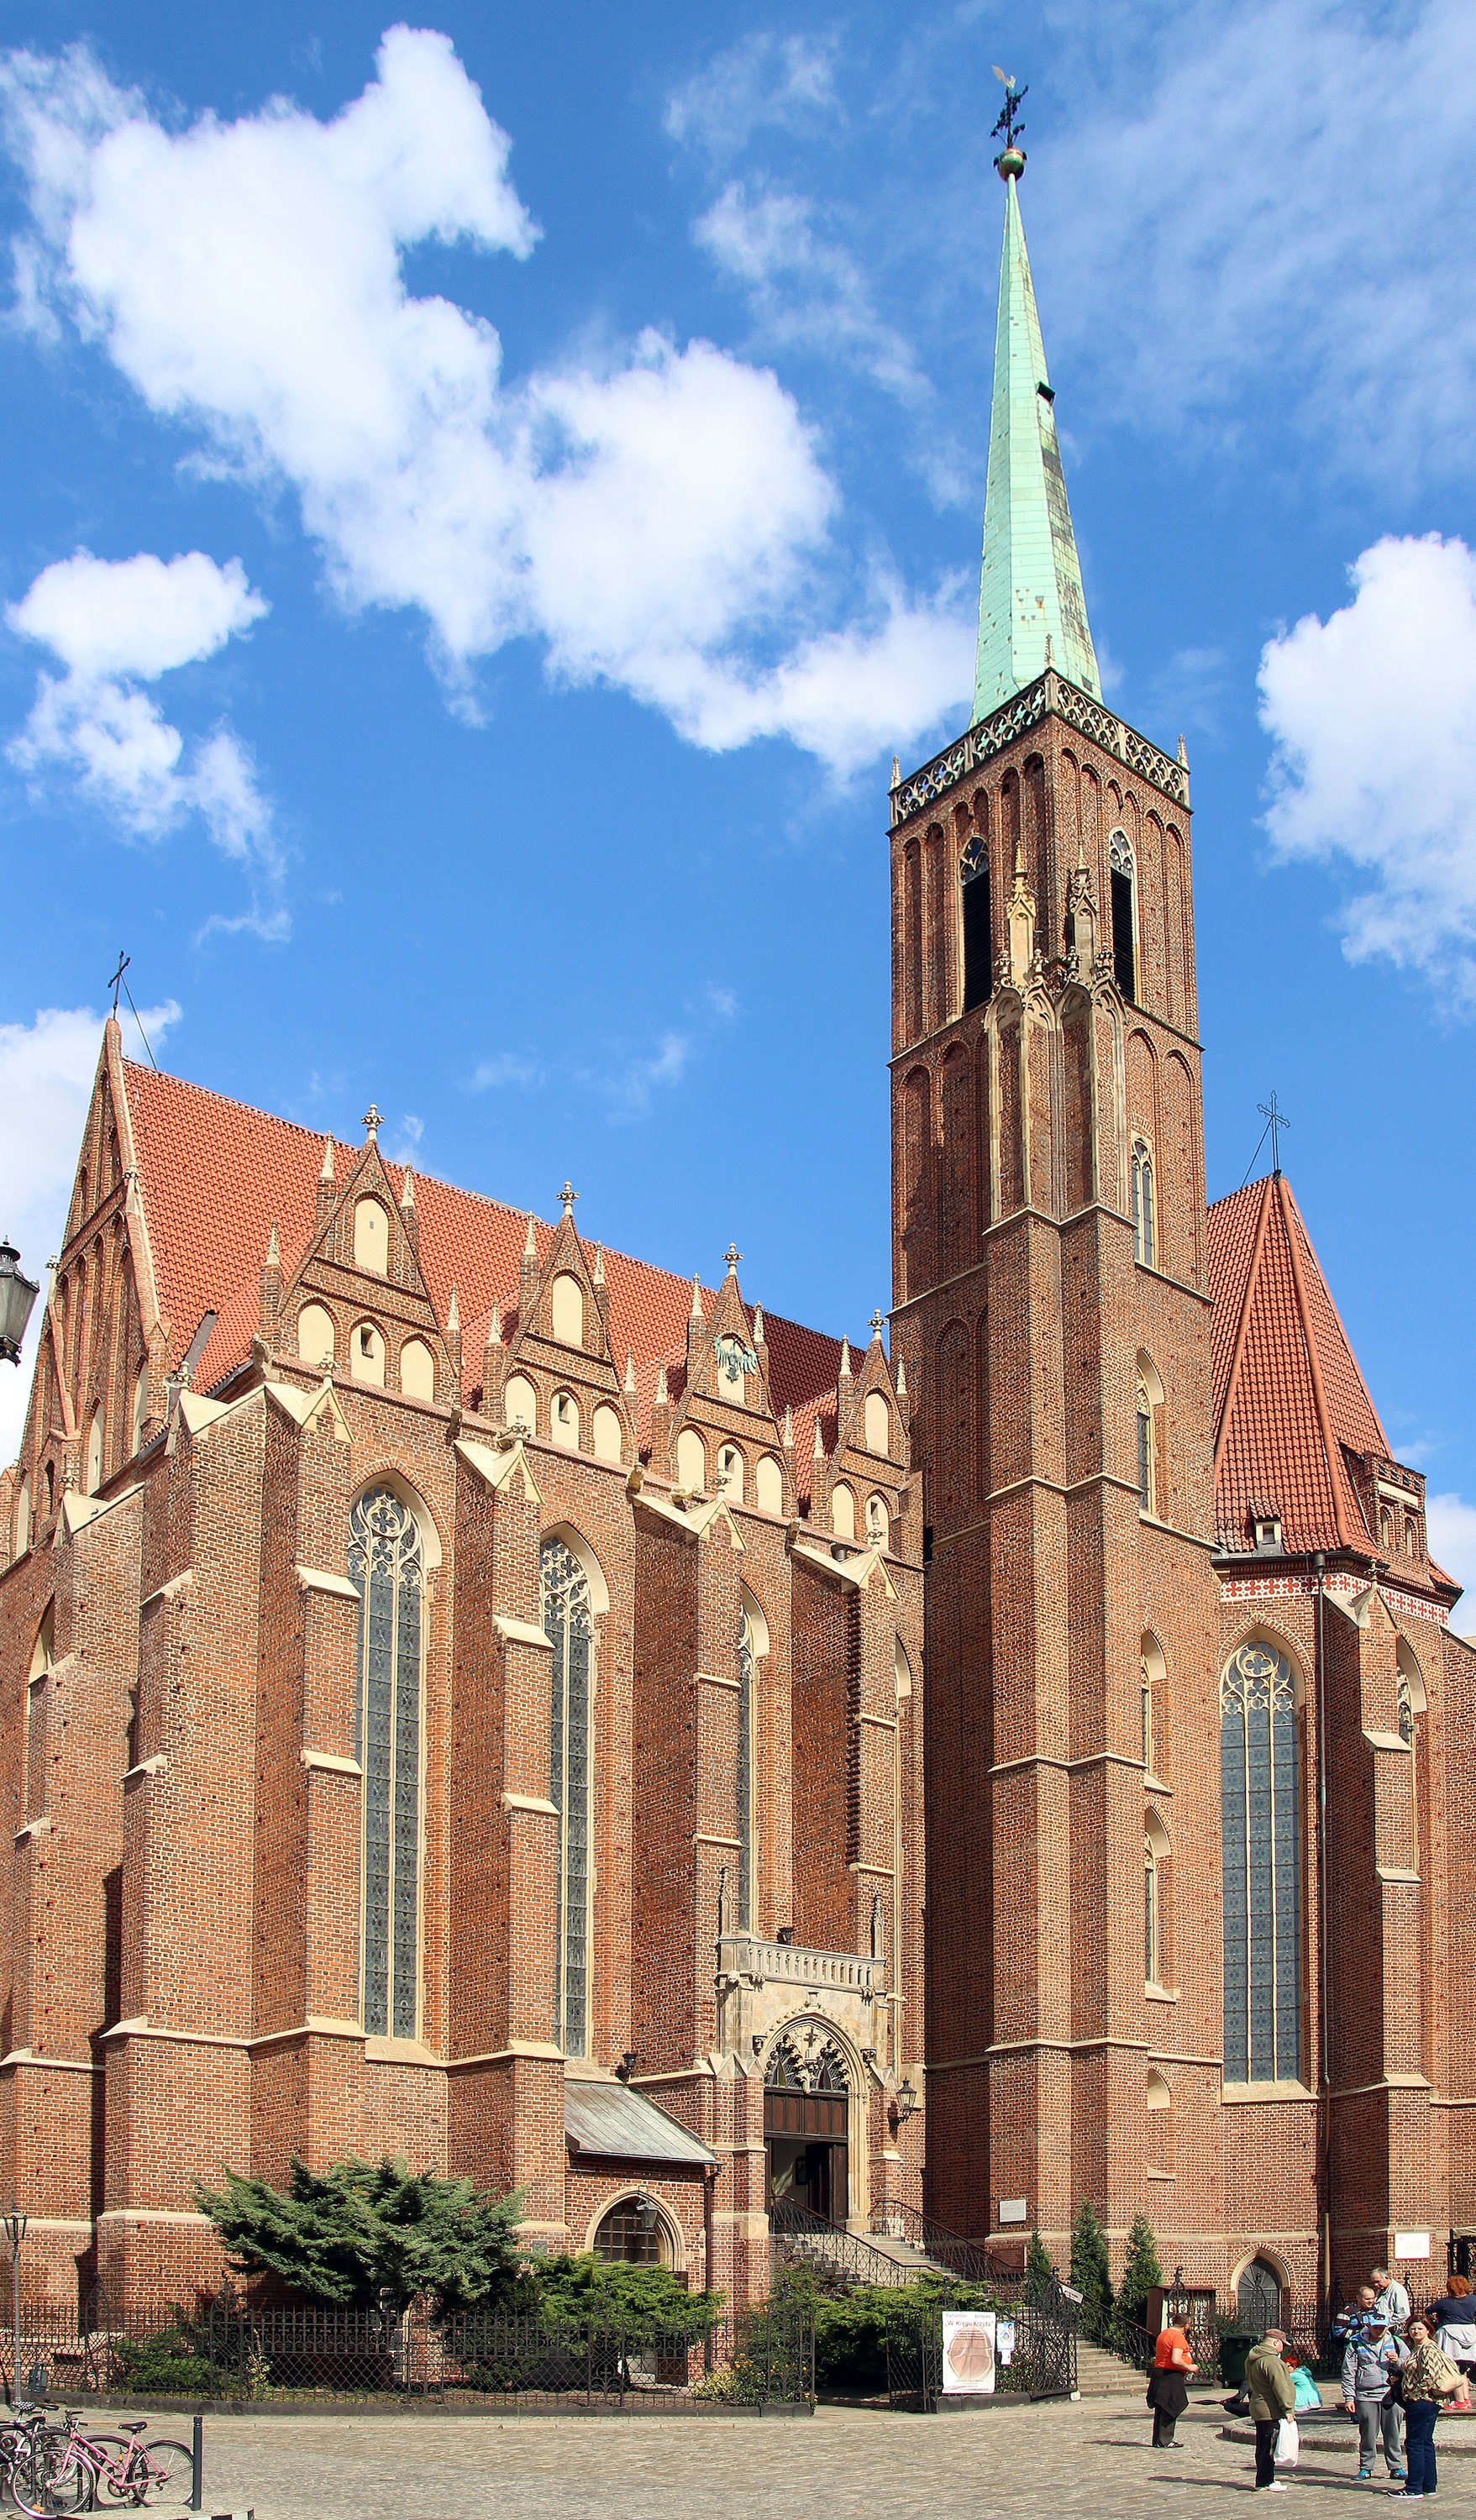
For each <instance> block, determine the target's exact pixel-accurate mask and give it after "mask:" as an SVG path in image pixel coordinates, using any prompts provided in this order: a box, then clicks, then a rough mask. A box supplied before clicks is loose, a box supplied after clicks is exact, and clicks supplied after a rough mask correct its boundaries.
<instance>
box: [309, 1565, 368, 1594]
mask: <svg viewBox="0 0 1476 2520" xmlns="http://www.w3.org/2000/svg"><path fill="white" fill-rule="evenodd" d="M295 1572H296V1577H297V1581H298V1583H299V1584H300V1585H301V1587H302V1590H303V1592H304V1593H332V1594H333V1595H334V1596H335V1598H336V1599H337V1600H340V1601H357V1599H358V1598H359V1588H358V1586H357V1584H351V1583H350V1582H349V1580H348V1577H347V1576H346V1575H330V1574H329V1573H328V1572H327V1570H326V1569H325V1568H324V1567H322V1566H299V1567H297V1568H296V1570H295Z"/></svg>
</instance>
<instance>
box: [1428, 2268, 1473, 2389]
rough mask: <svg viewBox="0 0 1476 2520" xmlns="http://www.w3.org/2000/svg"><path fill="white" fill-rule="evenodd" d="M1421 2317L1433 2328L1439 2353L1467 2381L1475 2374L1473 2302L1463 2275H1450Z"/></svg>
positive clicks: (1469, 2288)
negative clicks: (1440, 2291)
mask: <svg viewBox="0 0 1476 2520" xmlns="http://www.w3.org/2000/svg"><path fill="white" fill-rule="evenodd" d="M1425 2316H1426V2317H1427V2318H1428V2319H1429V2321H1430V2325H1431V2326H1432V2327H1433V2328H1434V2330H1435V2342H1436V2344H1437V2345H1438V2346H1439V2347H1440V2350H1441V2352H1442V2354H1444V2355H1445V2356H1446V2358H1447V2360H1448V2361H1449V2362H1452V2363H1454V2365H1455V2368H1456V2370H1457V2371H1459V2372H1461V2373H1463V2374H1464V2376H1465V2378H1466V2379H1467V2380H1469V2379H1470V2378H1471V2376H1472V2374H1473V2373H1476V2301H1473V2300H1472V2299H1471V2287H1470V2283H1469V2281H1468V2279H1467V2277H1466V2276H1465V2275H1452V2276H1451V2278H1450V2281H1449V2282H1448V2283H1447V2285H1446V2288H1445V2291H1444V2292H1443V2293H1442V2295H1441V2297H1440V2299H1439V2301H1432V2302H1431V2304H1430V2307H1429V2310H1428V2311H1427V2312H1426V2314H1425Z"/></svg>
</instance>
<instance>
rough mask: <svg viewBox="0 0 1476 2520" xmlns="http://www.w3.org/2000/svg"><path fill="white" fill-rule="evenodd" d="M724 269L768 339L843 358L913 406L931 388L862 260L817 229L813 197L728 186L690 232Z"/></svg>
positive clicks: (760, 187) (762, 187)
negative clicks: (887, 316) (882, 307)
mask: <svg viewBox="0 0 1476 2520" xmlns="http://www.w3.org/2000/svg"><path fill="white" fill-rule="evenodd" d="M693 233H694V235H695V237H696V240H697V243H698V244H699V245H701V246H704V247H705V248H706V249H707V251H708V252H709V253H710V254H711V256H712V258H713V260H714V262H715V263H716V264H717V265H718V268H719V270H721V271H724V272H726V273H727V275H728V277H729V278H730V279H732V280H736V281H738V283H739V284H740V286H741V287H742V288H743V289H744V291H745V292H746V293H747V296H748V301H749V304H750V306H751V307H752V310H753V315H754V320H755V322H756V323H757V324H758V326H759V328H760V330H761V332H762V333H763V335H764V336H765V337H766V338H768V339H770V340H773V341H775V342H778V343H781V344H783V345H784V346H786V347H791V348H797V349H802V350H809V351H813V352H816V353H818V354H819V355H820V356H822V357H827V358H833V359H842V360H845V361H846V362H848V363H849V364H850V365H852V366H855V367H859V368H861V369H862V370H863V371H864V372H865V374H866V375H868V376H870V377H872V378H873V379H874V381H875V382H876V383H877V384H879V385H882V386H884V387H885V389H886V391H887V392H888V393H892V394H895V395H896V396H897V398H898V400H899V401H901V402H906V403H917V402H919V401H922V400H925V399H926V397H927V396H928V393H929V391H930V388H929V385H928V382H927V380H926V378H925V377H923V376H922V375H920V374H919V372H918V369H917V363H916V361H915V360H914V357H913V353H912V349H911V347H910V345H909V343H908V342H907V341H906V340H904V338H903V337H902V335H901V334H900V333H897V332H894V331H893V329H892V327H891V326H890V325H889V324H884V323H883V322H882V320H881V318H880V317H879V315H878V314H877V312H876V309H875V307H874V306H873V304H872V296H871V292H870V290H869V289H868V287H867V283H866V280H865V277H864V275H863V273H862V271H861V268H860V265H859V264H858V263H857V262H856V261H855V260H854V258H853V257H852V255H851V254H849V253H848V252H847V251H846V250H845V248H844V247H843V246H838V245H835V244H833V243H832V242H830V241H829V240H828V239H827V238H825V237H823V236H821V235H819V234H818V233H817V226H816V210H815V205H814V203H812V202H808V201H805V200H804V199H803V198H802V197H801V196H799V195H797V194H794V193H785V192H782V191H780V190H778V189H777V188H775V187H773V186H768V185H764V184H754V185H744V184H741V183H732V184H729V185H727V186H726V187H725V188H724V190H723V191H722V192H721V193H720V194H719V196H718V198H717V200H716V201H715V202H714V203H713V204H712V206H711V208H710V209H708V210H705V211H704V212H703V214H702V216H701V218H700V219H698V221H697V223H696V227H695V229H694V231H693Z"/></svg>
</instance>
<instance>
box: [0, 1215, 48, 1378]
mask: <svg viewBox="0 0 1476 2520" xmlns="http://www.w3.org/2000/svg"><path fill="white" fill-rule="evenodd" d="M40 1291H41V1290H40V1288H39V1286H37V1285H34V1284H33V1283H32V1282H31V1281H30V1279H29V1278H22V1275H21V1254H20V1252H19V1251H18V1250H17V1249H16V1246H15V1244H14V1242H12V1241H10V1240H9V1239H7V1240H5V1241H3V1242H0V1357H4V1359H5V1361H6V1363H7V1364H8V1365H19V1364H20V1362H21V1341H22V1339H23V1338H24V1336H25V1325H26V1323H27V1322H28V1321H29V1320H30V1308H31V1306H32V1304H33V1303H34V1302H35V1300H36V1297H37V1295H38V1294H39V1293H40Z"/></svg>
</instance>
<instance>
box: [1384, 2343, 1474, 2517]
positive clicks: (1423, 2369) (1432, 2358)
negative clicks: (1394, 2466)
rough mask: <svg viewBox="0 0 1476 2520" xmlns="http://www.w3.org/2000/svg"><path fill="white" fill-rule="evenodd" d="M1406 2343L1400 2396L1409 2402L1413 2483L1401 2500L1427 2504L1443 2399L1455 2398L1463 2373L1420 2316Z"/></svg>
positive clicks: (1409, 2460) (1407, 2457) (1407, 2421)
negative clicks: (1449, 2357) (1406, 2360)
mask: <svg viewBox="0 0 1476 2520" xmlns="http://www.w3.org/2000/svg"><path fill="white" fill-rule="evenodd" d="M1405 2343H1406V2345H1407V2346H1408V2347H1409V2361H1408V2363H1406V2364H1405V2365H1404V2367H1403V2369H1402V2370H1401V2372H1400V2375H1399V2377H1400V2394H1401V2395H1402V2397H1403V2399H1404V2402H1405V2460H1406V2464H1407V2465H1408V2468H1409V2483H1408V2484H1407V2485H1406V2487H1405V2490H1404V2493H1403V2494H1402V2495H1401V2496H1400V2500H1401V2501H1404V2502H1423V2501H1424V2499H1425V2498H1426V2496H1427V2495H1431V2494H1433V2493H1434V2492H1435V2488H1436V2483H1437V2477H1436V2469H1435V2426H1436V2423H1437V2421H1438V2420H1439V2416H1440V2407H1441V2401H1442V2399H1443V2398H1454V2395H1455V2393H1456V2391H1457V2389H1458V2388H1459V2387H1460V2373H1459V2372H1458V2371H1457V2370H1456V2368H1455V2365H1454V2363H1451V2362H1448V2361H1447V2359H1446V2357H1445V2355H1444V2354H1442V2352H1441V2350H1440V2347H1439V2346H1438V2345H1437V2344H1436V2342H1435V2339H1434V2337H1433V2336H1432V2335H1431V2333H1430V2322H1429V2320H1428V2319H1427V2318H1420V2317H1419V2315H1418V2313H1416V2315H1415V2316H1414V2318H1410V2319H1408V2320H1407V2321H1406V2323H1405Z"/></svg>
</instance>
